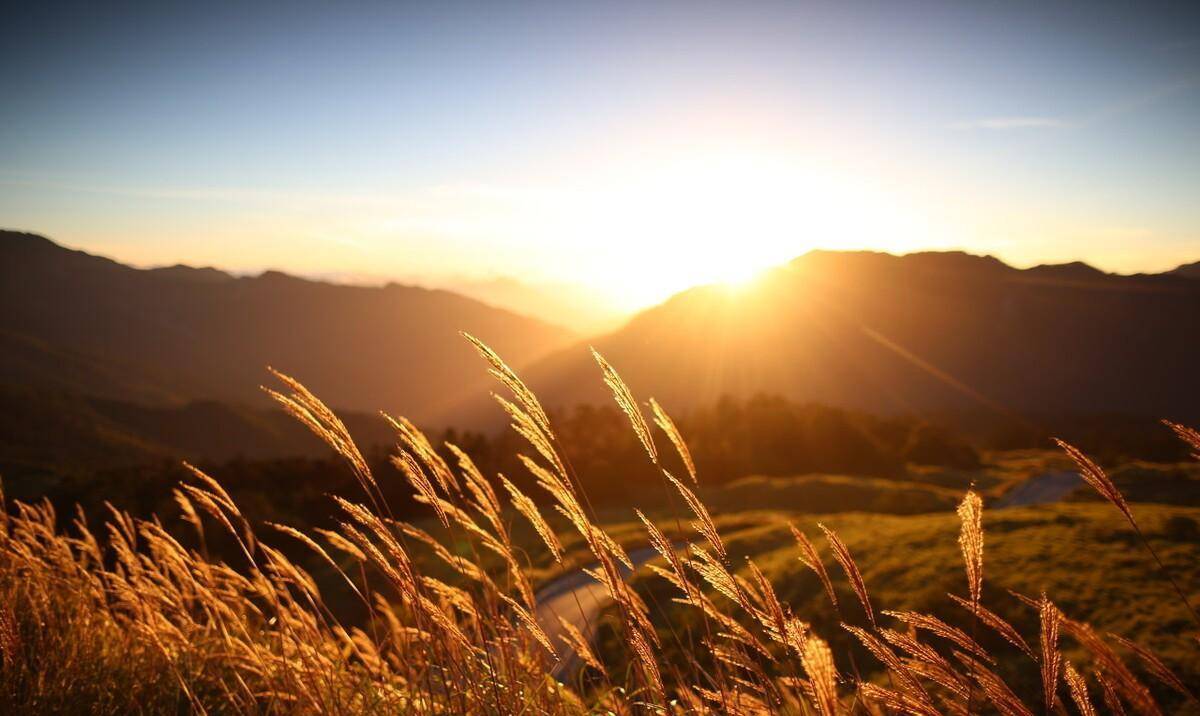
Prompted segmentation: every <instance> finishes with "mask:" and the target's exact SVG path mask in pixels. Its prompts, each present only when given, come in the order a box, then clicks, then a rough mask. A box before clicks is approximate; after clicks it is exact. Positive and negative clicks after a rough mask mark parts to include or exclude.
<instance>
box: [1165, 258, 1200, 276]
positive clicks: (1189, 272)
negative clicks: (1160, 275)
mask: <svg viewBox="0 0 1200 716" xmlns="http://www.w3.org/2000/svg"><path fill="white" fill-rule="evenodd" d="M1170 273H1172V274H1174V275H1176V276H1183V277H1185V278H1200V261H1193V262H1192V263H1190V264H1183V265H1182V266H1177V267H1175V268H1174V269H1171V271H1170Z"/></svg>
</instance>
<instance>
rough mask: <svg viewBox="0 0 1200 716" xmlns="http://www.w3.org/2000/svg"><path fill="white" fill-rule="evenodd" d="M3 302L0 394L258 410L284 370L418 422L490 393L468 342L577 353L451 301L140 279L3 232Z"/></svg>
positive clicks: (273, 283) (273, 279) (325, 392)
mask: <svg viewBox="0 0 1200 716" xmlns="http://www.w3.org/2000/svg"><path fill="white" fill-rule="evenodd" d="M0 300H2V301H3V306H0V337H3V338H4V340H0V369H2V370H0V383H9V384H18V385H20V384H26V383H29V384H31V385H34V386H38V385H42V386H47V385H52V386H53V387H56V388H59V389H67V390H71V391H73V392H78V393H81V394H84V395H94V396H98V397H108V398H128V397H129V395H128V393H130V392H132V393H133V394H135V395H136V396H137V397H138V399H142V400H150V401H151V402H153V401H155V400H159V401H165V402H176V403H178V402H182V401H186V400H220V401H228V402H232V403H252V404H253V403H255V402H256V401H257V402H261V401H262V400H264V399H263V398H262V396H261V394H260V392H259V391H258V390H257V386H258V385H259V383H261V382H263V380H264V379H265V378H266V377H267V376H266V372H265V366H266V365H275V366H277V367H279V368H280V369H281V370H284V371H285V372H290V373H293V374H294V375H295V376H296V377H297V378H298V379H300V380H302V381H304V382H306V383H307V384H309V385H310V387H311V388H312V389H313V390H314V391H315V392H317V393H318V394H319V395H322V396H323V397H324V398H325V399H326V400H328V401H329V402H330V404H331V405H334V406H336V407H341V408H348V409H352V410H359V411H375V410H379V409H385V410H388V411H393V412H403V413H405V414H407V415H410V416H412V417H413V418H414V419H422V418H425V417H427V416H429V415H430V414H432V412H433V411H434V408H435V406H437V405H438V404H440V403H441V402H443V401H446V400H449V399H450V398H449V397H448V396H451V395H457V394H458V392H459V391H460V390H463V389H464V388H465V386H469V385H481V384H482V383H483V380H484V378H483V374H484V370H483V369H482V367H481V365H480V363H479V361H478V358H477V357H476V356H475V355H474V354H473V351H472V350H471V349H470V347H469V346H468V345H467V344H466V342H465V341H463V340H462V338H461V336H460V335H459V330H468V331H470V332H472V333H475V334H477V335H480V336H481V337H482V338H484V339H485V340H488V341H489V342H491V343H494V344H497V345H505V346H506V348H507V350H509V351H513V352H514V356H515V357H514V360H515V362H517V363H522V362H525V361H528V360H530V359H531V358H533V357H534V356H536V355H537V354H538V353H539V352H543V351H548V350H550V349H551V348H554V347H558V346H560V345H565V344H566V343H567V342H569V341H570V340H571V339H573V338H574V336H573V335H572V334H570V333H569V332H568V331H566V330H564V329H562V328H560V327H557V326H552V325H550V324H547V323H545V322H542V321H538V320H535V319H531V318H527V317H524V316H520V315H518V314H516V313H513V312H511V311H507V310H504V309H499V308H495V307H493V306H489V305H486V304H484V303H482V302H479V301H477V300H475V299H471V298H468V297H465V296H461V295H459V294H455V293H453V292H450V291H445V290H441V289H426V288H422V287H417V286H401V285H399V284H393V285H389V286H387V287H362V286H345V285H338V284H332V283H327V282H320V281H313V280H311V279H306V278H302V277H296V276H291V275H289V274H284V273H282V272H279V271H265V272H263V273H262V274H259V275H258V276H250V277H238V276H233V275H230V274H226V273H224V272H220V271H218V270H216V269H209V268H200V269H197V268H192V267H179V266H176V267H166V268H165V269H164V268H158V269H139V268H134V267H131V266H127V265H125V264H121V263H119V262H116V261H113V260H112V259H108V258H106V257H102V256H94V255H92V254H89V253H87V252H84V251H79V250H76V249H69V248H66V247H62V246H60V245H58V244H56V243H54V242H53V241H51V240H50V239H48V238H46V237H42V236H39V235H36V234H29V233H19V232H0ZM6 347H7V348H11V349H12V350H5V348H6ZM35 355H36V356H40V358H35V357H34V356H35ZM72 366H73V367H72Z"/></svg>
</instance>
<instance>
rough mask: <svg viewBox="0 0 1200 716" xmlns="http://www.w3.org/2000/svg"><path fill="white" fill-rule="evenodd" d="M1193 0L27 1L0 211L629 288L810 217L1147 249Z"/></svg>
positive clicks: (18, 36)
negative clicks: (1169, 2)
mask: <svg viewBox="0 0 1200 716" xmlns="http://www.w3.org/2000/svg"><path fill="white" fill-rule="evenodd" d="M1189 5H1190V8H1189V7H1188V6H1189ZM1197 7H1200V6H1198V5H1197V4H1196V3H1189V4H1183V3H1180V4H1177V5H1174V6H1155V5H1152V4H1133V3H1120V4H1117V3H1114V4H1113V5H1112V6H1111V7H1110V6H1108V5H1106V4H1101V3H1080V4H1061V3H1030V4H1021V3H1011V2H1005V3H991V2H969V3H949V4H936V3H920V4H901V3H892V2H882V3H813V4H810V3H787V4H783V3H779V4H776V3H728V4H725V3H644V2H642V3H628V4H623V3H598V2H597V3H570V2H561V3H546V4H536V3H522V4H503V3H491V2H488V3H478V4H449V3H421V4H412V5H406V4H401V3H380V4H374V3H359V2H344V3H312V4H307V3H289V4H279V5H268V4H263V3H234V4H222V3H189V4H187V5H175V4H172V3H159V4H157V5H154V6H151V5H150V4H147V3H137V4H129V5H123V4H121V3H95V4H94V5H92V6H86V5H80V6H69V5H61V4H56V3H27V4H26V7H23V8H16V7H14V8H9V9H7V10H6V12H5V19H4V22H3V23H0V97H2V98H3V100H2V101H0V226H6V227H10V228H18V229H24V230H29V231H35V232H38V233H43V234H46V235H49V236H50V237H51V238H54V239H56V240H58V241H60V242H61V243H64V244H67V245H69V246H75V247H81V248H84V249H87V250H89V251H93V252H97V253H103V254H106V255H110V256H113V257H115V258H118V259H121V260H124V261H128V262H131V263H135V264H139V265H150V264H163V263H175V262H177V261H183V262H187V263H193V264H213V265H217V266H221V267H225V268H230V269H234V270H258V269H262V268H266V267H275V268H282V269H285V270H290V271H294V272H300V273H309V274H314V273H320V274H341V275H353V276H361V277H371V278H388V277H397V278H406V279H412V278H415V277H427V278H428V279H429V280H435V279H437V277H446V276H455V275H458V276H490V275H498V274H507V275H515V276H519V277H524V278H526V279H530V280H552V279H554V280H558V279H566V280H574V281H584V282H589V283H591V284H595V285H599V286H601V287H604V288H605V289H606V290H608V291H610V292H612V293H613V294H614V295H615V297H616V298H618V299H619V300H621V301H623V302H624V303H626V304H627V305H630V306H632V305H637V304H642V303H645V302H647V301H652V300H656V299H658V298H661V297H663V296H664V295H665V294H667V293H670V292H672V291H675V290H678V289H680V288H683V287H685V286H687V285H690V284H693V283H698V282H705V281H712V280H721V279H728V278H736V277H738V276H740V275H744V274H746V273H748V272H752V271H753V270H755V269H757V268H761V267H764V266H766V265H769V264H771V263H776V262H780V261H783V260H786V259H788V258H790V257H793V256H796V255H799V254H801V253H803V252H805V251H807V250H808V249H811V248H814V247H829V248H851V247H853V248H858V247H864V248H878V249H883V250H892V251H909V250H914V249H920V248H951V247H954V248H959V247H961V248H965V249H968V250H971V251H974V252H979V253H992V254H995V255H997V256H999V257H1001V258H1003V259H1005V260H1007V261H1009V262H1011V263H1014V264H1017V265H1031V264H1036V263H1042V262H1059V261H1068V260H1074V259H1084V260H1087V261H1089V262H1091V263H1093V264H1095V265H1097V266H1099V267H1101V268H1104V269H1107V270H1114V271H1121V272H1135V271H1151V270H1153V271H1157V270H1162V269H1166V268H1170V267H1173V266H1174V265H1177V264H1179V263H1182V262H1185V261H1194V260H1197V259H1200V11H1198V10H1197V9H1196V8H1197Z"/></svg>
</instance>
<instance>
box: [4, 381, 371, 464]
mask: <svg viewBox="0 0 1200 716" xmlns="http://www.w3.org/2000/svg"><path fill="white" fill-rule="evenodd" d="M341 417H342V419H343V420H344V421H345V423H346V425H347V426H348V427H349V428H350V430H351V431H352V432H353V434H354V435H355V438H356V440H358V441H359V442H360V443H361V444H362V446H363V448H364V449H366V447H368V446H371V445H386V444H388V443H389V442H390V441H391V439H392V436H391V434H390V430H389V429H388V427H387V424H386V423H385V422H384V421H383V419H382V418H380V417H379V416H377V415H374V414H370V415H368V414H362V413H347V412H343V413H342V414H341ZM330 452H331V451H330V449H329V448H328V447H326V446H325V445H324V444H323V443H321V442H320V441H319V440H317V439H316V438H314V437H313V436H312V435H311V434H310V433H309V432H308V429H307V428H305V427H304V426H303V425H301V424H300V423H299V422H297V421H296V420H294V419H293V418H291V416H289V415H286V414H285V413H284V412H283V411H281V410H277V409H272V408H265V407H264V408H260V409H254V408H247V407H244V406H236V405H231V404H227V403H218V402H213V401H193V402H188V403H185V404H183V405H179V406H150V405H146V404H142V403H133V402H128V401H119V400H110V399H105V398H90V397H86V396H82V395H79V394H73V393H64V392H60V391H56V390H46V389H31V388H23V387H13V386H0V475H3V476H4V477H5V478H6V479H10V478H17V479H22V478H24V479H28V478H30V477H31V476H32V477H45V476H49V475H68V474H83V473H89V474H90V473H91V472H94V471H99V470H106V469H115V468H123V467H129V466H134V465H144V464H150V463H154V462H160V461H170V462H177V461H178V460H180V459H186V460H190V461H192V462H198V461H217V462H223V461H227V460H232V459H235V458H246V459H251V460H273V459H280V458H285V457H308V458H320V457H326V456H328V455H329V454H330Z"/></svg>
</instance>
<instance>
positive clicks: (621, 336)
mask: <svg viewBox="0 0 1200 716" xmlns="http://www.w3.org/2000/svg"><path fill="white" fill-rule="evenodd" d="M1198 268H1200V265H1198V264H1192V265H1190V266H1184V267H1180V268H1179V269H1177V270H1175V271H1172V272H1168V273H1165V274H1158V275H1136V276H1119V275H1111V274H1106V273H1104V272H1102V271H1099V270H1097V269H1095V268H1093V267H1091V266H1088V265H1086V264H1083V263H1071V264H1061V265H1046V266H1037V267H1035V268H1031V269H1025V270H1021V269H1016V268H1013V267H1011V266H1008V265H1006V264H1004V263H1002V262H1001V261H999V260H997V259H995V258H992V257H981V256H974V255H969V254H965V253H958V252H940V253H919V254H911V255H907V256H893V255H890V254H882V253H869V252H850V253H845V252H827V251H814V252H812V253H809V254H806V255H804V256H802V257H800V258H798V259H796V260H794V261H792V262H791V263H790V264H788V265H786V266H783V267H780V268H778V269H775V270H773V271H771V272H770V273H769V274H767V275H766V276H764V277H763V278H762V279H761V280H760V281H758V282H757V283H756V284H755V285H753V286H751V287H749V288H745V289H741V290H735V289H729V288H726V287H720V286H705V287H699V288H694V289H691V290H689V291H685V292H683V293H680V294H678V295H676V296H674V297H673V298H671V299H670V300H668V301H667V302H665V303H663V304H662V305H659V306H656V307H654V308H651V309H649V310H646V311H644V312H642V313H641V314H639V315H638V316H636V317H635V318H634V319H633V320H631V321H630V322H629V323H628V324H627V325H625V326H624V327H623V328H621V329H620V330H617V331H616V332H613V333H611V334H609V335H605V336H602V337H598V338H594V339H592V340H590V341H588V342H585V343H579V344H576V345H574V346H570V347H567V348H564V349H562V350H560V351H557V352H555V353H554V354H552V355H550V356H547V357H545V358H543V359H541V360H539V361H538V362H536V363H535V364H534V365H532V366H530V367H529V368H528V369H526V370H525V371H524V376H525V377H526V379H527V381H528V382H529V383H530V384H531V386H532V387H533V388H534V390H535V391H537V392H538V393H539V395H541V396H542V397H543V399H544V400H545V401H546V402H547V403H548V404H550V405H570V404H574V403H579V402H597V401H604V400H608V399H609V396H608V395H607V393H606V389H605V387H604V385H603V383H602V381H601V379H600V376H599V372H598V371H597V369H596V366H595V363H594V361H593V360H592V358H591V356H590V355H589V351H588V343H590V344H591V345H594V346H595V347H596V348H597V349H598V350H600V351H601V352H602V353H603V354H604V356H605V357H606V358H607V359H608V360H609V361H610V362H611V363H612V364H613V365H614V366H615V367H616V368H617V369H618V370H619V371H620V373H621V375H622V376H623V377H624V378H625V379H626V381H627V382H628V383H629V384H630V386H631V387H632V389H633V390H634V392H635V395H637V396H638V397H639V398H641V399H646V398H648V397H650V396H655V397H657V398H658V399H659V400H660V401H662V402H663V403H664V405H665V406H666V407H667V408H668V409H674V410H676V411H686V410H688V409H691V408H694V407H697V406H701V405H706V404H710V403H711V402H712V401H714V400H716V399H718V398H719V397H720V396H722V395H734V396H747V395H751V394H754V393H760V392H761V393H771V394H782V395H785V396H787V397H790V398H793V399H797V400H804V401H815V402H820V403H826V404H830V405H836V406H841V407H848V408H854V409H859V410H866V411H871V412H883V413H929V412H938V411H966V412H974V413H980V412H982V413H990V414H994V415H999V416H1004V415H1009V416H1015V415H1025V414H1033V413H1038V414H1049V413H1057V414H1083V413H1123V414H1135V415H1143V416H1148V417H1155V418H1157V417H1162V418H1173V419H1177V420H1184V419H1194V418H1196V417H1197V416H1200V370H1198V369H1197V367H1198V366H1200V331H1198V329H1200V280H1197V278H1195V276H1196V275H1197V274H1196V272H1197V269H1198Z"/></svg>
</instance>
